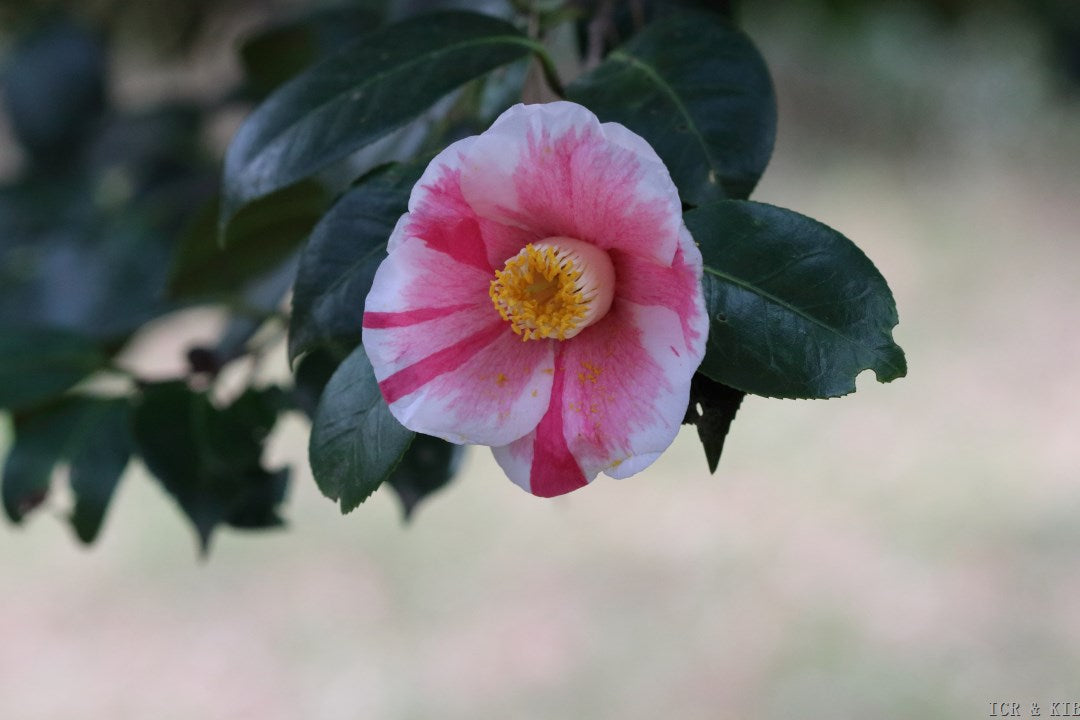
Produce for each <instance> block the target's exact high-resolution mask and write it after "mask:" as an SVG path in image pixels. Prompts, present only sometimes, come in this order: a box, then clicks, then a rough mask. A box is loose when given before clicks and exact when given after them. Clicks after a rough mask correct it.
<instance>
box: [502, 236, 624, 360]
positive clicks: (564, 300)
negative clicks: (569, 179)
mask: <svg viewBox="0 0 1080 720" xmlns="http://www.w3.org/2000/svg"><path fill="white" fill-rule="evenodd" d="M488 294H489V295H491V302H492V303H494V305H495V309H496V310H498V311H499V315H501V316H502V319H503V320H507V321H508V322H509V323H510V327H511V329H512V330H513V331H514V332H515V333H517V334H518V335H520V336H521V339H522V340H540V339H543V338H557V339H559V340H566V339H568V338H572V337H574V336H575V335H577V334H578V333H579V332H581V331H582V330H584V329H585V328H587V327H589V326H590V325H592V324H593V323H595V322H596V321H597V320H599V319H600V318H602V317H604V315H606V314H607V311H608V310H609V309H610V308H611V300H612V298H613V297H614V294H615V268H614V267H612V265H611V258H609V257H608V254H607V253H606V252H604V251H603V250H601V249H600V248H598V247H596V246H595V245H591V244H589V243H586V242H582V241H580V240H574V239H573V238H568V237H549V238H545V239H543V240H541V241H540V242H537V243H530V244H528V245H526V246H525V247H524V248H523V249H522V250H521V252H519V253H518V254H517V255H515V256H514V257H512V258H510V259H509V260H507V261H506V266H505V267H503V269H502V270H496V271H495V279H494V280H492V281H491V289H490V290H489V291H488Z"/></svg>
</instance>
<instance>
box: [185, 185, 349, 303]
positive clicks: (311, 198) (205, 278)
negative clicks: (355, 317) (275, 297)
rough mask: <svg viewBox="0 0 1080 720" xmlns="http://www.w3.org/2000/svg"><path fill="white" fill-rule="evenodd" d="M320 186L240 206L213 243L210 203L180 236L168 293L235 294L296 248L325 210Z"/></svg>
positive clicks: (215, 209) (212, 206)
mask: <svg viewBox="0 0 1080 720" xmlns="http://www.w3.org/2000/svg"><path fill="white" fill-rule="evenodd" d="M327 203H328V196H327V193H326V190H324V189H323V187H322V186H321V185H319V184H318V183H315V182H303V183H299V184H297V185H293V186H291V187H287V188H284V189H283V190H279V191H278V192H275V193H272V194H271V195H268V196H266V197H264V198H260V199H259V200H257V201H255V202H253V203H251V204H250V205H246V206H244V207H243V208H242V209H241V210H240V211H239V212H238V213H237V214H236V216H235V217H234V218H233V220H232V222H231V223H229V227H228V233H227V235H226V237H225V241H224V243H219V242H218V235H217V217H218V211H219V207H220V206H219V205H218V203H217V202H214V203H211V204H210V205H209V206H208V207H206V208H204V209H203V211H202V213H201V214H200V215H199V217H197V218H196V219H195V221H194V222H193V224H192V226H191V227H190V228H189V230H188V232H187V233H186V234H185V236H184V237H183V238H182V240H181V242H180V245H179V247H178V249H177V252H176V256H175V258H174V260H173V266H172V270H171V275H170V278H169V294H170V295H171V296H173V297H187V298H192V297H195V298H206V297H226V296H231V295H237V294H239V293H240V292H241V291H242V290H243V289H244V288H245V286H246V285H248V284H249V283H251V282H252V281H254V280H256V279H258V278H259V277H261V276H263V275H266V274H269V273H271V272H272V271H274V269H275V268H277V267H278V266H280V265H281V264H282V263H283V262H285V261H286V260H287V259H288V258H289V257H290V256H291V255H293V254H294V253H295V252H296V250H297V249H298V248H299V247H300V245H301V243H302V242H303V240H304V238H305V237H307V235H308V233H309V232H311V228H312V227H313V226H314V225H315V223H316V222H318V220H319V217H320V216H321V215H322V213H323V211H324V210H325V209H326V205H327Z"/></svg>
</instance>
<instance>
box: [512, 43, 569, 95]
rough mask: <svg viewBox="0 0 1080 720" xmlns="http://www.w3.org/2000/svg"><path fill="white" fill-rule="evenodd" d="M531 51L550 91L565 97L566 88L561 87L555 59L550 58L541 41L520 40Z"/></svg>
mask: <svg viewBox="0 0 1080 720" xmlns="http://www.w3.org/2000/svg"><path fill="white" fill-rule="evenodd" d="M522 42H524V43H525V45H527V46H528V47H529V49H531V50H532V51H533V54H534V55H535V56H536V59H537V60H538V61H539V62H540V70H541V71H542V72H543V74H544V81H545V82H547V84H548V87H550V88H551V91H552V92H553V93H555V94H556V95H558V96H559V97H561V98H565V97H566V88H564V87H563V84H562V80H560V79H559V71H558V70H556V69H555V60H553V59H552V57H551V55H550V54H549V53H548V51H547V48H545V47H544V46H543V45H542V44H541V43H539V42H537V41H535V40H524V41H522Z"/></svg>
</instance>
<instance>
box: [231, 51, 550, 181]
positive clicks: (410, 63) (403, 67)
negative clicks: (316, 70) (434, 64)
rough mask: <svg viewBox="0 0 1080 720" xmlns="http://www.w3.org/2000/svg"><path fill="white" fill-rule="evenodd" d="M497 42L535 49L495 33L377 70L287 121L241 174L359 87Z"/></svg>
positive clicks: (246, 159)
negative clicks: (313, 117)
mask: <svg viewBox="0 0 1080 720" xmlns="http://www.w3.org/2000/svg"><path fill="white" fill-rule="evenodd" d="M497 43H507V44H511V45H513V44H517V45H522V46H523V47H525V48H527V49H529V50H535V49H536V44H535V43H533V42H532V41H531V40H529V39H528V38H525V37H515V36H513V35H495V36H491V37H485V38H479V39H474V40H468V41H464V42H458V43H454V44H453V45H447V46H445V47H443V48H440V49H439V50H435V51H432V52H430V53H428V54H426V55H423V56H420V57H416V58H411V59H409V60H407V61H405V62H404V63H402V64H400V65H395V66H393V67H392V68H389V69H387V70H383V71H381V72H377V73H375V74H374V75H368V76H366V77H365V79H364V81H363V82H362V83H360V84H358V85H352V86H350V87H349V88H348V89H346V90H342V91H340V92H336V93H334V94H333V95H332V96H331V97H329V98H327V99H326V100H324V101H323V102H321V103H319V104H317V105H315V106H314V107H313V108H311V109H310V111H309V112H307V113H305V114H304V115H303V116H302V117H301V118H300V119H299V120H296V121H294V122H292V123H289V124H288V125H286V126H285V127H283V128H282V129H281V130H280V131H279V132H277V133H276V134H274V135H272V136H271V137H270V138H268V139H267V140H266V141H265V142H263V143H261V147H260V149H259V150H258V151H257V152H256V153H255V154H253V155H251V156H249V157H246V158H245V159H244V170H243V171H241V174H243V172H244V171H246V170H247V168H249V167H250V166H251V164H252V160H253V159H254V158H256V157H258V156H259V155H261V154H262V153H263V152H264V151H265V149H266V148H268V147H270V146H271V145H273V144H274V143H276V142H278V141H279V140H280V139H281V138H282V137H284V136H286V135H287V134H289V133H291V132H292V131H293V130H294V129H295V128H297V127H299V126H301V125H303V124H304V123H305V121H306V120H307V119H308V118H310V117H311V116H312V115H314V114H316V113H319V112H321V111H323V110H324V109H326V108H328V107H330V106H331V105H333V104H335V103H337V102H339V101H340V100H341V98H342V97H343V96H346V95H351V94H352V93H354V92H356V91H357V90H358V89H360V88H368V87H371V86H372V85H374V84H376V83H378V82H381V81H382V80H383V79H385V78H387V77H389V76H392V75H396V74H399V73H401V72H403V71H408V70H409V69H410V68H412V67H415V66H417V65H420V64H422V63H425V62H430V61H432V60H437V59H438V58H440V57H441V56H444V55H446V54H449V53H453V52H456V51H458V50H461V49H462V48H467V47H473V46H479V45H489V44H497Z"/></svg>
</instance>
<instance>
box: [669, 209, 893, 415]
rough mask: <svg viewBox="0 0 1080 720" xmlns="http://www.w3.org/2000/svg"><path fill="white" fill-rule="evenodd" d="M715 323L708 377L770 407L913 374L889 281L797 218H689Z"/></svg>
mask: <svg viewBox="0 0 1080 720" xmlns="http://www.w3.org/2000/svg"><path fill="white" fill-rule="evenodd" d="M685 220H686V224H687V227H688V228H689V229H690V232H691V234H692V235H693V236H694V239H695V240H696V241H697V242H698V244H699V246H700V247H701V253H702V256H703V258H704V262H705V267H704V280H703V285H704V292H705V305H706V308H707V310H708V312H709V317H710V318H711V324H710V329H709V338H708V342H707V345H706V353H705V360H704V361H703V362H702V365H701V372H702V373H704V374H705V375H707V376H709V377H710V378H712V379H713V380H715V381H717V382H721V383H724V384H725V385H730V386H731V387H734V388H737V389H739V390H742V391H744V392H748V393H753V394H755V395H762V396H765V397H785V398H828V397H838V396H840V395H846V394H847V393H850V392H852V391H854V390H855V377H856V376H857V375H858V374H859V373H860V372H862V371H863V370H865V369H867V368H870V369H872V370H874V372H875V374H876V375H877V378H878V380H879V381H881V382H889V381H891V380H895V379H896V378H899V377H903V376H904V375H905V374H906V373H907V361H906V359H905V357H904V351H903V350H901V349H900V347H899V346H898V345H897V344H896V343H895V342H894V341H893V338H892V329H893V328H894V327H895V326H896V324H897V321H898V317H897V313H896V304H895V302H894V301H893V297H892V293H891V292H890V290H889V286H888V285H887V284H886V282H885V279H884V278H883V277H882V276H881V274H880V273H879V272H878V270H877V268H875V267H874V265H873V263H872V262H870V260H869V259H868V258H867V257H866V255H865V254H863V252H862V251H861V250H859V248H857V247H856V246H855V245H854V244H853V243H852V242H851V241H850V240H848V239H847V238H846V237H844V236H843V235H841V234H840V233H838V232H836V231H835V230H832V229H831V228H828V227H826V226H825V225H823V224H821V223H819V222H817V221H816V220H812V219H811V218H808V217H806V216H804V215H800V214H798V213H796V212H792V211H791V210H785V209H783V208H778V207H774V206H772V205H766V204H763V203H754V202H744V201H734V200H726V201H721V202H717V203H710V204H708V205H705V206H702V207H700V208H697V209H695V210H692V211H690V212H688V213H686V215H685Z"/></svg>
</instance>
